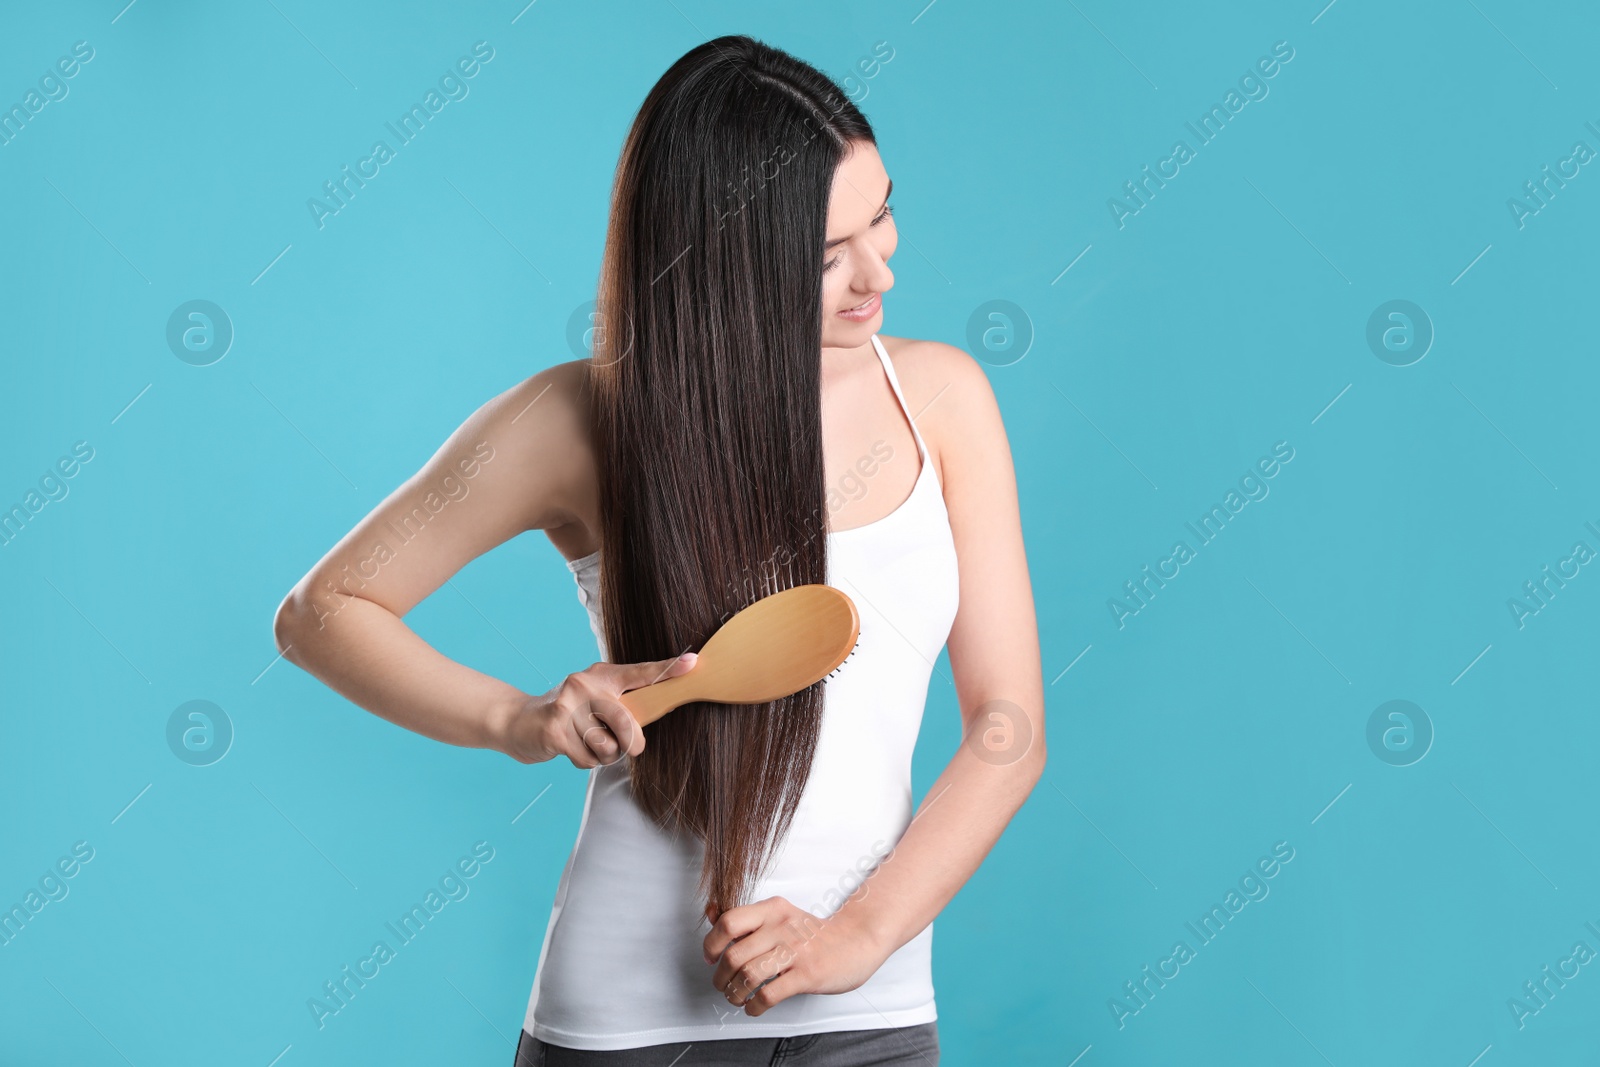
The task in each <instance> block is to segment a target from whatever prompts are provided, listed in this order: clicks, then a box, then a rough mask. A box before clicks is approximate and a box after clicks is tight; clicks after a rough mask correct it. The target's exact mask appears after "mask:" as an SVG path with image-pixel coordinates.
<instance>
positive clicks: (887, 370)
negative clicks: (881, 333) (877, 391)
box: [872, 334, 928, 463]
mask: <svg viewBox="0 0 1600 1067" xmlns="http://www.w3.org/2000/svg"><path fill="white" fill-rule="evenodd" d="M872 349H873V351H875V352H877V353H878V361H879V362H880V363H882V364H883V372H884V374H886V375H888V377H889V388H890V389H893V390H894V398H895V399H896V400H897V401H899V402H900V410H901V411H903V412H905V414H906V421H907V422H908V423H910V424H911V436H912V437H913V438H915V439H916V442H917V453H918V454H919V455H920V456H921V457H922V462H924V463H926V462H928V446H927V445H926V444H925V443H924V442H923V440H922V431H921V430H919V429H917V420H916V417H915V416H913V415H912V414H911V407H910V405H908V404H907V403H906V396H905V394H904V393H902V392H901V391H900V379H899V378H897V377H895V373H894V363H893V362H892V361H891V360H890V359H889V353H888V352H887V351H885V350H884V347H883V342H882V341H880V340H878V335H877V334H873V335H872Z"/></svg>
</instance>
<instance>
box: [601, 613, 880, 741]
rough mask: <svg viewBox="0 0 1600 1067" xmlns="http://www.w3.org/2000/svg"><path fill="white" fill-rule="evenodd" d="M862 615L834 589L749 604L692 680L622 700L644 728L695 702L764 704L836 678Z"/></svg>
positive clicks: (722, 631) (723, 630)
mask: <svg viewBox="0 0 1600 1067" xmlns="http://www.w3.org/2000/svg"><path fill="white" fill-rule="evenodd" d="M860 636H861V616H860V615H859V614H857V612H856V605H855V602H854V601H852V600H851V599H850V598H849V597H848V596H846V595H845V594H844V593H843V592H841V591H840V590H838V589H835V588H834V587H833V586H831V585H817V584H812V585H797V586H794V587H792V588H789V589H785V590H783V591H781V592H778V593H773V594H772V595H771V596H765V597H762V598H761V599H760V600H757V601H756V602H755V603H753V604H750V605H749V606H747V607H745V608H744V609H743V610H741V611H739V612H737V613H735V614H734V616H733V617H732V618H731V619H729V620H728V621H727V622H725V623H723V624H722V626H721V627H720V628H719V629H718V630H717V632H716V633H714V634H712V635H711V639H710V640H709V641H707V642H706V643H705V646H704V647H703V648H701V649H700V653H699V657H698V659H697V660H696V661H695V665H694V669H693V670H692V671H690V672H689V673H688V674H680V675H678V676H677V677H675V678H668V679H666V680H664V681H660V682H655V683H653V684H651V685H646V686H641V687H639V688H638V689H632V690H629V691H628V692H626V693H624V694H622V705H623V706H624V707H625V708H627V709H628V711H629V712H630V713H631V714H632V715H633V717H634V719H636V720H637V721H638V723H639V725H641V726H645V725H648V724H649V723H652V722H655V721H656V720H657V719H659V718H661V716H663V715H665V714H666V713H667V712H669V711H671V710H672V709H674V708H677V707H681V706H683V705H684V704H688V703H690V702H692V701H696V700H706V701H711V702H712V703H716V704H764V703H766V702H767V701H770V700H778V699H781V698H782V697H786V696H789V695H791V694H793V693H798V692H799V691H800V690H802V689H804V688H806V687H807V686H809V685H813V684H815V683H817V682H820V681H821V680H822V679H824V678H826V677H828V676H829V675H831V674H832V673H833V672H834V671H835V670H836V669H837V668H838V667H839V665H840V664H842V663H843V662H844V661H845V660H846V659H848V658H849V657H850V654H851V653H853V652H854V651H855V648H856V640H857V638H859V637H860Z"/></svg>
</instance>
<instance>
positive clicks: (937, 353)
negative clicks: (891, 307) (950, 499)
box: [878, 333, 1004, 482]
mask: <svg viewBox="0 0 1600 1067" xmlns="http://www.w3.org/2000/svg"><path fill="white" fill-rule="evenodd" d="M878 340H880V341H882V342H883V350H884V351H885V352H887V353H888V355H889V362H890V363H892V364H893V365H894V376H895V378H896V379H898V380H899V382H900V392H901V393H902V394H903V395H904V396H905V398H906V407H908V408H910V409H911V414H912V417H913V418H915V419H916V423H917V430H918V431H919V432H920V433H921V434H922V437H923V440H924V441H926V442H927V443H928V448H929V450H930V451H931V452H932V453H933V455H934V466H935V470H936V471H937V472H938V473H939V478H940V481H941V482H943V481H944V471H945V457H947V456H949V455H952V454H953V453H952V450H953V449H956V448H967V447H969V446H971V445H974V444H978V443H979V442H983V441H989V440H992V439H993V438H994V437H995V436H996V435H997V434H1003V433H1004V431H1003V429H1002V428H1001V426H1000V420H999V408H998V405H997V404H996V401H995V397H994V390H993V389H992V388H991V387H990V385H989V376H988V375H987V374H986V373H985V372H984V369H983V365H982V364H981V363H979V362H978V361H977V360H976V359H973V358H972V356H971V355H970V354H968V353H967V352H966V350H964V349H961V348H958V347H956V346H955V345H952V344H946V343H945V342H943V341H927V340H921V339H918V338H914V337H890V336H888V335H886V334H881V333H880V334H879V335H878Z"/></svg>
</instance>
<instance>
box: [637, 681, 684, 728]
mask: <svg viewBox="0 0 1600 1067" xmlns="http://www.w3.org/2000/svg"><path fill="white" fill-rule="evenodd" d="M698 681H699V679H697V678H694V677H692V676H690V675H687V674H680V675H678V676H677V677H676V678H668V679H666V680H665V681H660V682H654V683H652V684H650V685H646V686H640V687H639V688H638V689H633V690H630V691H629V692H626V693H623V694H622V697H621V701H622V706H623V707H625V708H627V709H628V712H629V714H631V715H632V716H633V717H634V719H635V721H637V722H638V723H639V725H640V726H648V725H649V724H650V723H653V722H655V721H656V720H657V719H659V718H661V716H663V715H665V714H666V713H667V712H669V711H671V710H672V709H673V708H676V707H679V706H681V705H683V704H687V703H689V702H690V701H691V700H697V699H699V698H700V693H699V691H698V690H699V687H698V686H697V685H696V683H697V682H698Z"/></svg>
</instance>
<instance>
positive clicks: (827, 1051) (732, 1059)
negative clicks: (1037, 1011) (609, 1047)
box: [516, 1023, 939, 1067]
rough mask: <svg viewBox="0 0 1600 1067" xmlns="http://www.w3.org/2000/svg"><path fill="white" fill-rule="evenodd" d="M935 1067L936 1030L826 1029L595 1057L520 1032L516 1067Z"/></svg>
mask: <svg viewBox="0 0 1600 1067" xmlns="http://www.w3.org/2000/svg"><path fill="white" fill-rule="evenodd" d="M777 1064H784V1065H793V1067H939V1027H938V1024H937V1023H922V1024H921V1025H919V1026H893V1027H885V1028H883V1029H881V1030H830V1031H826V1032H823V1033H816V1034H799V1035H796V1036H794V1037H735V1038H727V1039H724V1040H721V1041H696V1042H693V1043H692V1044H691V1043H688V1042H683V1041H677V1042H673V1043H671V1044H666V1045H645V1046H643V1047H641V1048H626V1049H617V1050H615V1051H611V1052H594V1051H589V1050H586V1049H570V1048H562V1047H561V1046H559V1045H551V1044H547V1043H545V1042H543V1041H540V1040H539V1039H538V1038H536V1037H534V1036H533V1035H532V1034H530V1033H528V1032H527V1031H526V1030H524V1031H523V1032H522V1040H521V1041H520V1042H519V1043H518V1045H517V1062H516V1067H771V1065H777Z"/></svg>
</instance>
